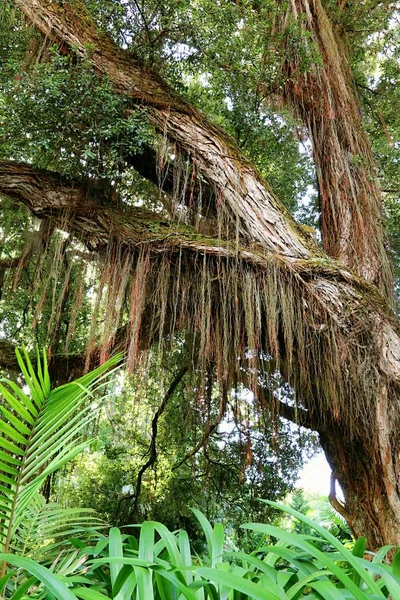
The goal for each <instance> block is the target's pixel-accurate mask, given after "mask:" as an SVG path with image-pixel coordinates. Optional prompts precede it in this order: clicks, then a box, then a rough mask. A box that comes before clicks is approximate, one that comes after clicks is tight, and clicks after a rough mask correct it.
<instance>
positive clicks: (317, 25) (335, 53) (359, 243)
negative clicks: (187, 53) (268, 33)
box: [284, 0, 392, 299]
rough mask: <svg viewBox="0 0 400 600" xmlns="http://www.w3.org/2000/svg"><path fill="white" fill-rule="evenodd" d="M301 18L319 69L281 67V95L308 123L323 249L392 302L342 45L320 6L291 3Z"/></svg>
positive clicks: (308, 0)
mask: <svg viewBox="0 0 400 600" xmlns="http://www.w3.org/2000/svg"><path fill="white" fill-rule="evenodd" d="M292 11H293V13H294V17H295V19H298V18H299V16H300V14H303V16H305V23H304V24H303V27H304V28H305V29H306V30H307V32H308V33H309V34H311V36H310V40H308V41H307V38H304V50H305V51H307V47H308V49H309V52H312V51H313V50H312V49H311V47H310V41H311V43H314V44H315V46H316V48H317V49H318V52H319V55H320V58H321V61H322V63H321V64H318V63H315V64H314V65H313V67H312V68H311V69H309V70H308V71H307V73H305V74H304V73H303V72H302V69H301V68H299V64H298V63H299V61H300V60H301V59H299V57H297V56H293V55H292V56H290V57H289V59H288V60H287V62H285V65H284V69H285V71H286V77H285V87H284V96H285V98H286V101H287V103H288V104H289V106H290V107H292V108H293V109H294V111H295V113H296V114H297V115H298V116H300V118H301V119H302V120H303V122H304V123H305V124H306V126H307V128H308V131H309V134H310V138H311V141H312V147H313V153H314V160H315V166H316V171H317V180H318V187H319V192H320V198H321V206H320V208H321V230H322V241H323V246H324V250H325V251H326V252H327V254H329V256H332V257H333V258H337V259H338V260H339V261H340V262H342V263H343V264H345V265H346V266H348V267H349V268H351V269H352V270H353V271H354V272H355V273H358V274H359V275H360V276H361V277H364V278H365V279H366V280H367V281H370V282H371V283H374V284H375V285H376V286H377V287H378V288H379V289H380V290H381V292H382V293H383V294H384V295H385V296H386V297H387V298H388V299H390V298H391V296H392V269H391V267H390V264H389V261H388V257H387V253H386V250H385V247H384V238H383V228H382V202H381V194H380V189H379V186H378V182H377V172H376V166H375V163H374V158H373V155H372V150H371V145H370V142H369V140H368V137H367V134H366V131H365V127H364V125H363V122H362V118H361V113H360V102H359V99H358V96H357V92H356V89H355V86H354V83H353V78H352V73H351V69H350V65H349V60H348V57H347V54H346V51H345V48H344V45H343V43H342V42H341V40H340V39H339V37H340V31H339V32H338V31H336V30H335V27H334V25H333V24H332V22H331V21H330V20H329V18H328V15H327V13H326V11H325V10H324V7H323V6H322V2H321V0H293V2H292Z"/></svg>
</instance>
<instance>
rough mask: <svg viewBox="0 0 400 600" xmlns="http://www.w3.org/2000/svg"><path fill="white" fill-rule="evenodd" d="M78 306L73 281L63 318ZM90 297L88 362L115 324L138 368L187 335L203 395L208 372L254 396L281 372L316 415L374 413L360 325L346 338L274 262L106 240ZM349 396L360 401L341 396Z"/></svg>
mask: <svg viewBox="0 0 400 600" xmlns="http://www.w3.org/2000/svg"><path fill="white" fill-rule="evenodd" d="M81 303H82V288H81V287H80V286H79V285H78V286H77V289H76V291H75V295H74V299H73V301H72V305H71V307H70V312H71V315H72V317H71V319H72V318H74V319H75V320H76V313H77V310H79V306H80V304H81ZM91 303H92V316H91V325H90V333H89V340H88V343H87V366H89V365H90V359H91V355H92V354H93V353H94V352H95V353H96V355H98V353H100V357H101V360H102V361H104V360H106V359H107V358H108V356H109V354H110V352H112V349H113V347H114V344H115V340H116V337H118V336H119V335H120V332H121V330H123V332H124V340H125V347H126V349H127V361H128V367H129V369H130V370H131V371H134V370H135V371H136V372H137V370H138V369H139V370H140V365H141V364H142V363H141V357H143V356H144V355H145V354H146V352H148V350H149V349H150V347H151V348H153V349H154V350H155V351H156V353H157V356H158V357H160V356H161V357H162V356H163V355H164V356H166V357H167V358H168V356H170V355H171V351H172V350H173V349H174V348H176V344H177V343H179V341H180V340H183V339H185V340H186V343H187V341H188V340H190V343H189V345H190V348H189V355H190V356H189V362H190V367H191V371H192V382H193V376H194V377H195V380H196V386H197V389H198V390H200V392H201V393H204V385H205V384H204V385H202V382H206V381H207V373H210V369H211V370H212V371H213V372H214V373H215V377H216V380H217V381H218V383H219V384H220V386H221V389H222V387H224V388H225V389H229V387H230V386H232V387H234V386H235V385H237V383H238V382H241V381H242V382H244V383H245V385H246V386H247V387H249V388H251V389H253V390H254V391H255V392H256V393H257V391H258V389H259V383H260V381H261V379H262V378H263V377H264V379H268V377H265V374H266V373H268V374H269V375H271V372H276V371H280V372H281V373H282V374H283V375H284V377H285V379H286V380H287V381H288V382H289V383H290V384H291V385H292V386H293V387H294V388H295V389H296V391H297V393H298V396H299V397H300V398H301V399H302V402H303V406H304V405H305V406H306V407H307V409H308V410H309V411H311V412H313V413H314V414H315V415H316V414H319V415H320V419H324V416H323V415H328V417H327V418H329V419H332V418H334V419H335V418H337V419H341V418H342V417H344V416H345V417H346V419H347V420H348V422H350V423H353V424H354V428H355V429H354V431H355V432H356V430H357V425H358V423H360V422H367V423H368V422H369V421H370V420H371V418H372V417H371V415H372V413H373V406H374V390H375V389H376V381H374V377H376V370H375V369H374V368H373V365H372V364H371V362H372V361H373V357H372V358H371V356H370V352H369V351H367V350H368V349H369V347H370V340H369V338H368V335H369V334H368V332H367V327H366V328H365V337H364V339H363V340H362V339H361V338H360V332H359V331H358V333H357V340H352V336H351V334H350V333H347V335H346V337H344V336H343V334H342V333H341V331H340V330H339V329H338V328H336V327H335V325H334V324H333V323H332V322H330V320H329V316H328V314H326V313H325V311H323V310H322V309H321V307H320V305H319V304H318V303H316V301H315V299H314V297H313V295H312V293H311V292H310V293H309V292H308V287H307V284H306V283H304V282H303V281H302V280H301V279H299V277H298V276H297V275H296V274H295V273H293V272H291V271H290V270H286V269H285V268H282V266H277V265H276V264H274V263H273V262H271V263H270V264H269V266H268V268H267V269H266V270H263V271H261V270H256V269H253V268H251V267H249V266H246V265H242V264H240V262H238V261H236V260H233V259H226V258H217V257H215V256H205V255H204V254H201V253H198V254H195V253H190V255H188V253H187V251H183V250H182V251H181V252H180V251H178V250H176V249H175V250H171V251H169V252H163V253H157V252H153V251H152V250H151V248H142V249H141V250H140V252H138V253H137V254H136V255H135V256H134V255H132V251H131V250H129V251H128V250H126V249H121V248H120V247H118V246H117V245H112V246H110V248H109V249H108V252H107V256H106V258H105V260H104V261H102V264H101V265H100V268H99V278H98V283H97V291H96V293H95V294H94V293H93V290H92V294H91ZM75 304H76V305H75ZM58 305H59V304H58ZM99 340H100V343H99ZM270 379H271V378H270ZM352 395H357V397H362V398H364V399H365V401H364V402H354V403H353V402H349V401H348V399H349V398H351V397H352ZM370 413H371V414H370ZM321 422H322V421H321Z"/></svg>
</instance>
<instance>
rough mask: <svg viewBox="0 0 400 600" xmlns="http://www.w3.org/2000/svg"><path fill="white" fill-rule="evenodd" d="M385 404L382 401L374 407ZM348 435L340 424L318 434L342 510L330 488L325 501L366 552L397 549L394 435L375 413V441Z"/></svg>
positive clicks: (399, 513) (399, 476)
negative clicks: (339, 493) (365, 546)
mask: <svg viewBox="0 0 400 600" xmlns="http://www.w3.org/2000/svg"><path fill="white" fill-rule="evenodd" d="M385 405H386V399H383V401H382V404H381V405H379V404H378V407H384V406H385ZM378 410H380V408H378ZM383 410H385V409H383ZM384 421H385V422H384ZM348 433H349V432H348V431H346V427H345V424H344V425H343V424H338V423H332V426H331V427H330V428H326V429H324V431H322V432H320V441H321V445H322V448H323V450H324V452H325V456H326V458H327V460H328V462H329V464H330V466H331V468H332V472H333V473H334V476H335V478H336V479H337V481H338V482H339V484H340V486H341V488H342V490H343V494H344V499H345V503H344V506H342V505H341V503H340V501H338V500H337V499H336V497H335V490H334V488H333V489H331V495H330V501H331V503H332V505H333V507H334V508H336V509H337V510H338V512H340V513H341V514H342V515H343V516H344V518H345V519H346V520H347V523H348V524H349V527H350V529H351V531H352V533H353V535H354V536H355V537H358V536H361V535H362V536H364V537H365V538H366V539H367V544H368V548H369V549H372V550H377V549H378V548H380V547H381V546H384V545H385V544H393V545H397V546H400V496H399V480H400V473H399V461H398V447H399V440H398V431H393V428H392V427H391V426H390V424H389V423H388V422H387V420H386V416H385V415H382V414H380V415H378V419H377V431H376V435H375V436H374V437H373V436H371V437H364V436H362V437H358V438H356V439H355V438H351V437H350V436H349V435H348Z"/></svg>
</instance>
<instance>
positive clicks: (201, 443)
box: [172, 389, 227, 471]
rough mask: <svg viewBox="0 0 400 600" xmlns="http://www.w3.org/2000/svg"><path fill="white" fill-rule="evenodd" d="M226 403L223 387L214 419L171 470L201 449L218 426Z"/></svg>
mask: <svg viewBox="0 0 400 600" xmlns="http://www.w3.org/2000/svg"><path fill="white" fill-rule="evenodd" d="M226 405H227V392H226V390H225V389H223V390H222V393H221V399H220V402H219V409H218V414H217V416H216V417H215V419H214V421H211V422H210V423H207V427H206V428H205V430H204V433H203V437H202V438H201V440H200V441H199V442H198V444H196V446H195V447H194V448H192V450H190V452H188V453H187V454H186V456H184V458H182V460H180V461H179V462H178V463H177V464H175V465H174V466H173V467H172V471H176V469H179V467H181V466H182V465H183V463H185V462H186V461H187V460H188V459H189V458H191V457H192V456H194V455H195V454H197V452H198V451H199V450H201V448H204V446H205V445H206V443H207V442H208V439H209V437H210V435H211V434H212V432H213V431H214V430H215V429H216V428H217V427H218V425H219V424H220V423H221V421H222V419H223V418H224V415H225V411H226Z"/></svg>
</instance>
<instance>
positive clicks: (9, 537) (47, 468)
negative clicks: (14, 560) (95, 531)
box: [0, 349, 121, 554]
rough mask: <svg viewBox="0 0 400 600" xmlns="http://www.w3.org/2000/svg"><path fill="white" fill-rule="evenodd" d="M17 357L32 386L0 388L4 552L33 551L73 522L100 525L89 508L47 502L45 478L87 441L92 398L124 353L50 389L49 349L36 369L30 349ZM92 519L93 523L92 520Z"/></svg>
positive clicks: (7, 383)
mask: <svg viewBox="0 0 400 600" xmlns="http://www.w3.org/2000/svg"><path fill="white" fill-rule="evenodd" d="M16 353H17V360H18V364H19V366H20V369H21V372H22V374H23V376H24V378H25V385H26V388H27V390H26V391H25V387H24V388H22V389H21V388H20V387H19V386H18V385H17V384H16V383H15V382H14V381H11V380H7V379H4V378H3V379H1V383H0V393H1V395H2V397H3V403H2V405H0V413H1V420H0V431H1V434H2V437H1V438H0V448H1V451H0V482H1V486H0V508H1V521H0V544H1V550H2V551H3V552H5V553H7V552H10V551H14V552H19V553H22V554H25V553H27V552H28V553H29V552H30V551H33V550H34V549H35V548H36V547H37V546H40V545H41V544H40V542H43V540H45V541H46V544H49V543H51V541H52V538H54V537H56V538H58V540H56V541H60V539H62V538H65V536H66V535H69V534H70V533H71V531H70V530H71V528H73V529H75V528H77V531H79V528H81V527H80V523H82V517H83V521H84V523H85V527H93V525H100V521H99V520H98V519H95V518H92V516H91V515H90V514H89V512H88V511H79V510H78V511H76V510H75V511H74V510H72V511H68V512H67V511H65V510H63V509H61V508H59V507H57V506H49V505H47V506H44V503H43V500H42V499H41V497H40V496H39V490H40V489H41V488H42V486H43V484H44V483H45V481H46V479H47V478H48V477H49V476H51V475H52V474H53V473H54V472H56V471H57V470H58V469H60V468H61V467H62V466H63V465H65V464H66V463H67V462H68V461H70V460H72V459H73V458H74V457H75V456H76V455H77V454H78V453H79V452H81V451H82V450H83V449H84V448H86V447H87V445H88V443H89V442H88V441H87V440H85V441H82V439H83V438H84V437H86V432H87V429H88V426H89V424H90V423H92V422H93V419H94V418H95V417H96V410H94V407H93V406H91V405H90V403H89V402H88V398H90V397H93V393H94V392H95V390H96V389H101V386H102V385H103V383H102V381H103V380H104V377H105V375H106V372H107V371H108V370H109V368H110V367H112V366H115V365H116V364H117V363H118V362H119V361H120V360H121V356H120V355H117V356H116V357H114V358H112V359H110V360H109V361H108V362H107V363H105V364H104V365H103V366H101V367H98V368H97V369H96V370H94V371H92V372H90V373H88V374H86V375H84V376H83V377H81V378H79V379H77V380H76V381H74V382H71V383H68V384H65V385H63V386H60V387H58V388H55V389H51V384H50V378H49V373H48V368H47V357H46V353H45V352H43V356H42V357H41V356H40V354H39V353H37V367H36V370H35V369H34V367H33V365H32V362H31V360H30V358H29V355H28V353H27V351H26V349H23V355H21V354H20V352H19V351H18V350H17V351H16ZM88 523H89V525H88Z"/></svg>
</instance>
